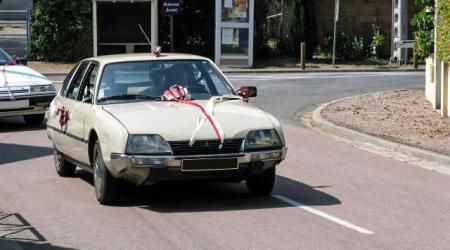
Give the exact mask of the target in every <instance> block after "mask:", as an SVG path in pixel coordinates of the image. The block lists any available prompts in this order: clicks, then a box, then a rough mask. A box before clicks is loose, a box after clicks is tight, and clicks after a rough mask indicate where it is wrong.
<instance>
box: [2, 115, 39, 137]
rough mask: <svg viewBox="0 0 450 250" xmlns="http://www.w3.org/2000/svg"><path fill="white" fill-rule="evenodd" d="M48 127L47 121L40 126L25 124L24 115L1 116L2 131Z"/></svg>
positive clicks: (20, 130) (32, 129)
mask: <svg viewBox="0 0 450 250" xmlns="http://www.w3.org/2000/svg"><path fill="white" fill-rule="evenodd" d="M44 129H46V126H45V122H44V123H42V124H41V125H38V126H31V125H27V124H25V121H23V118H22V117H0V133H7V132H22V131H34V130H44Z"/></svg>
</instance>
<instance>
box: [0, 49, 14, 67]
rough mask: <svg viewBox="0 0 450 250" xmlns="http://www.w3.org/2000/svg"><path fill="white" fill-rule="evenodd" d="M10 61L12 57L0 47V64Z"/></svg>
mask: <svg viewBox="0 0 450 250" xmlns="http://www.w3.org/2000/svg"><path fill="white" fill-rule="evenodd" d="M10 62H12V58H11V56H10V55H8V53H6V52H5V51H4V50H3V49H0V65H5V64H8V63H10Z"/></svg>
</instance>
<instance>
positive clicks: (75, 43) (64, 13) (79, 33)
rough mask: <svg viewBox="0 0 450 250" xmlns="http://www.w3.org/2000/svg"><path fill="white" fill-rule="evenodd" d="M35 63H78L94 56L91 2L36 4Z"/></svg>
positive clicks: (38, 1)
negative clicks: (44, 61) (36, 60)
mask: <svg viewBox="0 0 450 250" xmlns="http://www.w3.org/2000/svg"><path fill="white" fill-rule="evenodd" d="M31 29H32V34H33V36H32V47H31V48H32V54H31V57H32V58H33V59H38V60H47V61H77V60H80V59H82V58H86V57H89V56H91V55H92V47H93V44H92V1H91V0H77V1H67V0H36V1H34V11H33V17H32V24H31Z"/></svg>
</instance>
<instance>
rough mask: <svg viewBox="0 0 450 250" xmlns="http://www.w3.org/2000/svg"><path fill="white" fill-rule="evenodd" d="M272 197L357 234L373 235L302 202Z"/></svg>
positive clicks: (275, 195) (283, 197)
mask: <svg viewBox="0 0 450 250" xmlns="http://www.w3.org/2000/svg"><path fill="white" fill-rule="evenodd" d="M272 197H273V198H275V199H278V200H280V201H283V202H286V203H288V204H290V205H292V206H295V207H297V208H300V209H303V210H304V211H306V212H309V213H312V214H314V215H317V216H320V217H322V218H324V219H327V220H329V221H332V222H334V223H336V224H339V225H341V226H344V227H346V228H348V229H351V230H353V231H356V232H359V233H362V234H373V232H372V231H369V230H367V229H365V228H362V227H359V226H357V225H355V224H352V223H350V222H348V221H345V220H342V219H340V218H338V217H335V216H333V215H330V214H327V213H324V212H322V211H319V210H317V209H314V208H312V207H309V206H307V205H305V204H302V203H300V202H297V201H294V200H292V199H289V198H287V197H285V196H282V195H278V194H274V195H272Z"/></svg>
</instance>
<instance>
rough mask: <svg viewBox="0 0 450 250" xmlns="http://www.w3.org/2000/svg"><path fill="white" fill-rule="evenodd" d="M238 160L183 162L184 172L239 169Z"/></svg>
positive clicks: (195, 160) (194, 160)
mask: <svg viewBox="0 0 450 250" xmlns="http://www.w3.org/2000/svg"><path fill="white" fill-rule="evenodd" d="M238 168H239V164H238V159H237V158H226V159H192V160H183V161H182V162H181V170H182V171H217V170H234V169H238Z"/></svg>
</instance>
